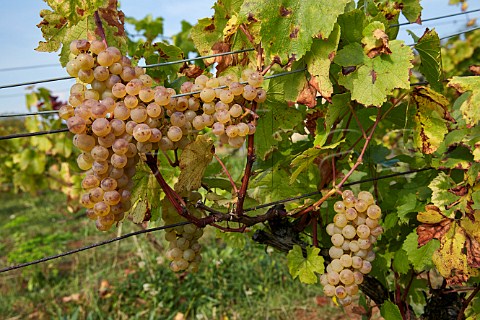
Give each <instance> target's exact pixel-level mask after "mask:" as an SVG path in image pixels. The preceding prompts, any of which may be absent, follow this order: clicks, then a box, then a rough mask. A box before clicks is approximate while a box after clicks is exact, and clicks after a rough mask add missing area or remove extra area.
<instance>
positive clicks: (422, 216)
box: [417, 206, 445, 224]
mask: <svg viewBox="0 0 480 320" xmlns="http://www.w3.org/2000/svg"><path fill="white" fill-rule="evenodd" d="M426 209H427V211H425V212H419V213H418V214H417V220H418V221H420V222H421V223H429V224H435V223H439V222H440V221H442V220H443V219H445V216H443V215H442V214H441V213H440V211H439V210H434V209H433V208H429V206H427V208H426ZM437 209H438V208H437Z"/></svg>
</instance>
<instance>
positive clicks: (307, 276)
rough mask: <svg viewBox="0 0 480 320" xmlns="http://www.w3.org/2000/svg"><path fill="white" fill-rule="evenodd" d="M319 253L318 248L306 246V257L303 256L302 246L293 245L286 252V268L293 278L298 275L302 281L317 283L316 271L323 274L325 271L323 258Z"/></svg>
mask: <svg viewBox="0 0 480 320" xmlns="http://www.w3.org/2000/svg"><path fill="white" fill-rule="evenodd" d="M319 253H320V249H319V248H315V247H307V257H306V258H305V257H304V256H303V253H302V248H301V247H300V246H298V245H294V246H293V249H292V250H290V252H289V253H288V254H287V261H288V262H287V264H288V270H289V272H290V274H291V275H292V277H293V279H295V278H296V277H298V278H299V279H300V281H301V282H303V283H308V284H314V283H317V281H318V277H317V275H316V273H318V274H323V272H324V271H325V267H324V265H323V262H324V259H323V257H322V256H320V255H319Z"/></svg>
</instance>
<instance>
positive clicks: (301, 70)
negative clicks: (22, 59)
mask: <svg viewBox="0 0 480 320" xmlns="http://www.w3.org/2000/svg"><path fill="white" fill-rule="evenodd" d="M305 70H306V69H298V70H293V71H286V72H281V73H277V74H273V75H271V76H266V77H265V79H273V78H277V77H282V76H286V75H289V74H293V73H297V72H303V71H305ZM241 83H246V82H241ZM225 87H226V86H220V87H217V88H215V89H220V88H225ZM200 92H201V91H192V92H187V93H180V94H174V95H172V98H178V97H184V96H189V95H192V94H197V93H200ZM41 112H44V111H40V112H39V113H41ZM54 112H58V111H56V110H53V111H52V113H54ZM39 113H35V112H33V113H31V114H28V115H36V114H39ZM24 115H25V114H16V115H4V116H3V117H9V116H24ZM67 131H68V129H67V128H65V129H59V130H50V131H40V132H30V133H17V134H11V135H6V136H0V140H8V139H15V138H24V137H31V136H40V135H45V134H51V133H58V132H67Z"/></svg>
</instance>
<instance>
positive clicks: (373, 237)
mask: <svg viewBox="0 0 480 320" xmlns="http://www.w3.org/2000/svg"><path fill="white" fill-rule="evenodd" d="M342 199H343V201H337V202H336V203H335V204H334V207H333V208H334V210H335V212H336V214H335V216H334V218H333V223H330V224H328V225H327V230H326V231H327V234H328V235H329V236H331V241H332V244H333V246H332V247H331V248H330V250H329V255H330V258H332V261H331V262H330V263H329V265H328V266H327V268H326V272H325V273H324V274H322V275H321V277H320V282H321V283H322V285H323V291H324V293H325V295H327V296H329V297H336V298H337V299H338V301H339V303H340V304H342V305H349V304H351V303H352V296H354V295H355V294H357V293H358V285H360V284H361V283H362V282H363V275H364V274H368V273H369V272H370V271H371V270H372V264H371V262H372V261H373V260H374V259H375V253H374V252H373V244H374V243H375V242H376V241H377V238H378V236H380V234H382V232H383V228H382V227H381V226H380V225H379V219H380V217H381V214H382V211H381V209H380V207H379V206H377V205H376V204H375V201H374V199H373V196H372V194H371V193H370V192H367V191H360V192H359V193H358V196H357V198H355V195H354V194H353V192H352V191H350V190H345V191H343V193H342Z"/></svg>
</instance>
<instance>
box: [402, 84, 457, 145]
mask: <svg viewBox="0 0 480 320" xmlns="http://www.w3.org/2000/svg"><path fill="white" fill-rule="evenodd" d="M410 103H411V104H413V105H414V106H415V110H416V113H415V130H414V131H415V133H414V140H415V143H416V145H417V147H418V148H420V149H421V150H422V152H423V153H426V154H431V153H433V152H435V151H436V150H437V149H438V147H439V146H440V144H441V143H442V142H443V140H444V136H445V134H446V133H447V132H448V129H447V124H446V122H447V120H453V119H452V117H451V116H450V114H449V112H448V111H447V107H448V105H449V102H448V100H447V99H446V98H445V97H444V96H443V95H441V94H439V93H437V92H435V91H433V90H431V89H429V88H426V87H416V88H415V89H414V90H413V92H412V94H411V100H410Z"/></svg>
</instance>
